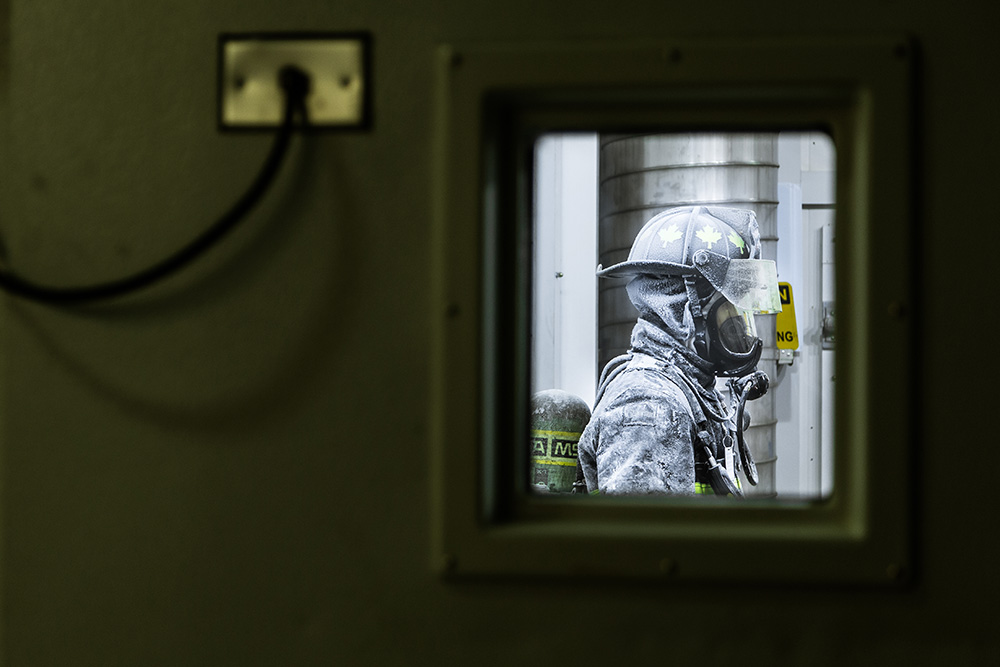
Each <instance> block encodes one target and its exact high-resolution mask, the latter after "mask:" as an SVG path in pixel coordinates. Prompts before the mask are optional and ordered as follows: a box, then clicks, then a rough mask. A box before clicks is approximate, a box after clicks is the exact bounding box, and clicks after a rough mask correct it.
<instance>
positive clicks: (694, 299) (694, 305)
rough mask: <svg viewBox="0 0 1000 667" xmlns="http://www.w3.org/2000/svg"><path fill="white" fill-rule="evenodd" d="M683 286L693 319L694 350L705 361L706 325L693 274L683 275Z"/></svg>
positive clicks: (706, 353) (706, 348)
mask: <svg viewBox="0 0 1000 667" xmlns="http://www.w3.org/2000/svg"><path fill="white" fill-rule="evenodd" d="M684 288H685V289H686V290H687V297H688V307H689V308H690V309H691V319H693V320H694V351H695V352H697V353H698V356H700V357H701V358H702V359H704V360H705V361H709V359H708V326H707V325H706V323H705V313H704V312H702V309H701V297H700V296H698V288H697V286H696V285H695V282H694V276H684Z"/></svg>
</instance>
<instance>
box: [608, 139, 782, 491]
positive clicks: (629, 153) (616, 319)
mask: <svg viewBox="0 0 1000 667" xmlns="http://www.w3.org/2000/svg"><path fill="white" fill-rule="evenodd" d="M692 204H705V205H719V206H731V207H735V208H747V209H751V210H753V211H754V212H755V213H756V215H757V222H758V224H759V225H760V233H761V242H762V246H763V250H762V252H763V257H764V258H765V259H775V257H776V254H777V240H778V239H777V209H778V135H777V134H770V133H713V134H701V133H684V134H655V135H602V136H601V140H600V193H599V211H600V221H599V226H598V242H597V244H598V255H599V257H600V263H601V264H603V265H604V266H610V265H612V264H615V263H617V262H620V261H623V260H625V259H626V258H627V257H628V252H629V249H630V248H631V247H632V241H633V240H634V239H635V236H636V234H637V233H638V232H639V229H641V228H642V225H643V224H644V223H645V222H646V221H647V220H649V219H650V218H651V217H653V216H654V215H656V214H657V213H659V212H660V211H663V210H666V209H668V208H672V207H675V206H687V205H692ZM625 282H626V281H624V280H621V279H617V280H601V281H600V284H599V288H598V289H599V294H598V363H599V367H598V372H600V369H602V368H603V367H604V365H605V364H606V363H607V362H608V361H609V360H610V359H612V358H614V357H615V356H617V355H619V354H622V353H624V352H625V351H626V350H627V349H628V347H629V339H630V336H631V333H632V326H633V325H634V324H635V319H636V311H635V308H634V307H633V306H632V303H631V302H630V301H629V299H628V295H627V294H626V292H625ZM757 327H758V330H759V331H758V333H759V335H760V336H761V338H762V339H763V341H764V353H763V355H762V357H761V362H760V365H759V368H760V370H762V371H764V372H765V373H767V374H768V376H769V377H770V378H772V379H773V378H774V377H775V372H776V364H777V357H778V352H777V349H776V347H775V335H774V316H773V315H768V316H759V317H758V320H757ZM747 409H748V411H749V412H750V416H751V420H752V426H751V428H750V429H749V430H748V431H747V433H746V439H747V442H748V443H749V445H750V449H751V451H752V452H753V455H754V457H755V459H756V461H757V471H758V474H759V476H760V482H759V484H758V485H757V486H756V487H750V486H749V485H748V484H744V489H747V490H748V495H754V496H758V497H759V496H765V497H766V496H773V495H774V494H775V482H774V467H775V445H774V432H775V423H776V419H775V411H774V401H773V393H772V392H769V393H768V394H767V395H765V396H764V397H762V398H760V399H758V400H756V401H753V402H751V403H748V404H747Z"/></svg>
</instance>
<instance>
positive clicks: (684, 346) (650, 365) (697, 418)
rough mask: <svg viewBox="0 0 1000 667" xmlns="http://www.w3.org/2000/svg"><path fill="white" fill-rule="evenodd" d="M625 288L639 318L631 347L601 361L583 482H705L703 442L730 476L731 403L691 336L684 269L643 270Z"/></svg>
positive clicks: (691, 486)
mask: <svg viewBox="0 0 1000 667" xmlns="http://www.w3.org/2000/svg"><path fill="white" fill-rule="evenodd" d="M627 289H628V293H629V298H630V299H631V300H632V303H633V304H635V306H636V308H637V309H638V311H639V319H638V321H637V322H636V324H635V327H634V328H633V330H632V345H631V351H630V352H629V354H628V355H627V356H626V357H624V358H618V359H617V360H614V361H612V362H611V363H609V364H608V367H607V368H606V369H605V373H604V375H603V376H602V378H601V383H600V387H599V389H598V395H597V402H596V405H595V407H594V413H593V415H592V416H591V419H590V423H589V424H588V425H587V428H586V429H585V430H584V432H583V435H582V436H581V437H580V442H579V445H578V451H579V461H580V467H581V469H582V471H583V476H584V479H585V480H586V483H587V490H588V491H590V492H595V491H600V492H602V493H610V494H647V493H657V494H675V495H694V494H695V493H699V492H705V491H709V490H710V489H711V488H712V481H713V480H712V476H711V475H710V474H709V471H710V469H711V467H712V464H711V461H710V460H709V459H708V458H707V457H706V456H705V449H706V448H707V449H708V451H709V453H711V455H712V458H714V459H715V461H716V462H717V463H718V464H720V466H724V467H725V468H726V469H727V471H728V473H729V474H730V476H731V477H732V478H733V479H734V480H735V479H737V477H736V475H735V470H736V465H737V463H736V456H735V450H734V446H735V423H734V422H733V416H734V413H733V411H732V410H731V409H730V408H729V406H728V405H727V402H726V399H725V398H724V397H723V396H722V395H721V394H720V393H719V392H717V391H716V389H715V369H714V365H713V364H712V363H711V362H710V361H708V360H706V359H704V358H702V357H701V356H700V355H699V354H698V353H697V351H696V350H694V349H693V347H692V346H691V345H690V342H691V341H692V339H693V338H694V336H695V323H694V321H693V317H692V314H691V311H690V308H689V307H688V291H687V286H686V285H685V283H684V279H683V278H681V277H667V278H663V277H654V276H650V275H640V276H639V277H637V278H636V279H634V280H633V281H632V282H630V283H629V285H628V288H627ZM733 483H734V484H735V481H734V482H733ZM709 492H710V491H709Z"/></svg>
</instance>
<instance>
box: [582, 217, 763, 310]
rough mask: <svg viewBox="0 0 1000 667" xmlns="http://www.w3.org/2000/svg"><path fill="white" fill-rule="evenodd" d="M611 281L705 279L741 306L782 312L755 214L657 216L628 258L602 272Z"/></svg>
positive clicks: (636, 240)
mask: <svg viewBox="0 0 1000 667" xmlns="http://www.w3.org/2000/svg"><path fill="white" fill-rule="evenodd" d="M597 275H598V276H602V277H607V278H614V277H629V278H632V277H635V276H637V275H652V276H694V277H698V276H700V277H702V278H705V279H706V280H707V281H708V282H709V283H710V284H711V286H712V287H713V288H714V289H715V290H717V291H718V292H720V293H721V294H722V295H723V296H724V297H726V299H727V300H728V301H730V302H731V303H732V304H733V305H735V306H736V307H737V308H740V309H743V310H747V311H750V312H753V313H776V312H779V311H780V310H781V300H780V298H779V296H778V279H777V270H776V268H775V265H774V262H773V261H772V260H765V259H760V230H759V228H758V227H757V217H756V216H755V215H754V213H753V211H749V210H745V209H738V208H724V207H721V206H685V207H681V208H672V209H668V210H666V211H663V212H662V213H659V214H657V215H655V216H653V217H652V218H651V219H650V220H649V221H648V222H647V223H646V224H645V225H643V227H642V229H641V230H639V233H638V234H637V235H636V237H635V242H634V243H633V244H632V249H631V251H630V252H629V255H628V259H627V260H625V261H624V262H620V263H618V264H615V265H614V266H609V267H608V268H606V269H605V268H603V267H601V266H598V267H597Z"/></svg>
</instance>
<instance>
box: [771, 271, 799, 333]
mask: <svg viewBox="0 0 1000 667" xmlns="http://www.w3.org/2000/svg"><path fill="white" fill-rule="evenodd" d="M778 294H779V295H780V296H781V312H780V313H778V315H777V316H776V317H775V328H776V329H777V331H776V333H777V339H778V340H777V342H778V349H779V350H797V349H799V332H798V329H796V328H795V302H794V301H793V300H792V286H791V285H789V284H788V283H778Z"/></svg>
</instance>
